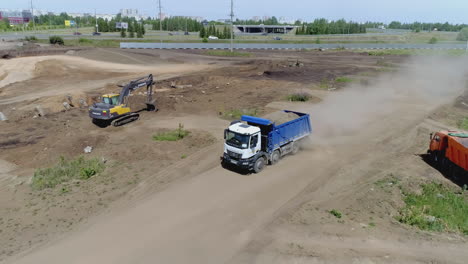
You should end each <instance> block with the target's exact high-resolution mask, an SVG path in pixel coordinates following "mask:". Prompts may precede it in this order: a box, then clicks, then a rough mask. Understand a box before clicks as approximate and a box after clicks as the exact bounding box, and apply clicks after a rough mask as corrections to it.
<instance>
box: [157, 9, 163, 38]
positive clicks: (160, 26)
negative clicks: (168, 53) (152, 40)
mask: <svg viewBox="0 0 468 264" xmlns="http://www.w3.org/2000/svg"><path fill="white" fill-rule="evenodd" d="M158 3H159V34H160V37H161V47H162V43H163V41H162V38H163V36H162V11H161V10H162V6H161V0H158Z"/></svg>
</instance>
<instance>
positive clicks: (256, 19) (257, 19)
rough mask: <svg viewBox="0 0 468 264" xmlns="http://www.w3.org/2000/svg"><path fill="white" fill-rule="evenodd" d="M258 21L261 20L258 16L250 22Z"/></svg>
mask: <svg viewBox="0 0 468 264" xmlns="http://www.w3.org/2000/svg"><path fill="white" fill-rule="evenodd" d="M260 20H261V18H260V17H259V16H254V17H252V21H255V22H258V21H260Z"/></svg>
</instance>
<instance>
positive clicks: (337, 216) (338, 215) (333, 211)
mask: <svg viewBox="0 0 468 264" xmlns="http://www.w3.org/2000/svg"><path fill="white" fill-rule="evenodd" d="M329 213H330V214H332V215H333V216H335V217H336V218H338V219H340V218H341V217H342V216H343V215H342V214H341V212H340V211H338V210H336V209H332V210H331V211H329Z"/></svg>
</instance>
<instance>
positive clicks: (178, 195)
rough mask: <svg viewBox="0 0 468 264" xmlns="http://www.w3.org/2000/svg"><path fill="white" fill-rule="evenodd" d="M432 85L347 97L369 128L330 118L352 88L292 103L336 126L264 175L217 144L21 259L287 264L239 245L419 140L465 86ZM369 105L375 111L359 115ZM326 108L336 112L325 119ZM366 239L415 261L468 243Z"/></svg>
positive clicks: (454, 253) (461, 254) (371, 248)
mask: <svg viewBox="0 0 468 264" xmlns="http://www.w3.org/2000/svg"><path fill="white" fill-rule="evenodd" d="M406 81H409V80H406ZM394 83H398V80H395V79H394ZM425 85H426V84H425V83H420V84H419V85H414V89H408V88H406V91H407V93H405V94H402V93H396V91H398V89H397V90H392V91H388V90H382V91H379V90H371V91H367V92H368V93H367V96H362V95H363V94H365V93H363V91H359V92H358V93H357V94H359V95H360V98H361V99H359V100H360V101H355V102H354V104H353V103H351V104H348V105H346V106H344V105H341V106H340V109H342V107H348V112H347V113H343V112H342V111H341V112H340V113H341V115H340V117H339V120H341V121H343V122H344V120H345V119H346V118H348V119H349V118H351V119H352V117H353V116H354V117H355V120H354V121H355V122H357V123H358V125H359V127H360V128H362V127H365V128H366V129H364V130H363V129H358V127H349V126H347V125H346V124H343V123H341V124H342V125H343V126H342V127H341V126H339V125H338V126H334V127H333V129H332V127H330V125H331V123H327V122H336V121H337V120H336V118H338V117H337V116H335V117H333V115H334V114H333V109H334V108H335V107H336V105H337V102H340V97H343V96H344V97H347V98H354V96H353V94H352V93H336V94H333V95H330V96H329V98H328V99H327V98H326V99H325V100H324V101H323V102H322V103H320V104H318V105H316V106H311V105H308V104H302V105H299V106H297V105H295V106H290V108H291V107H293V108H296V109H297V110H303V111H304V110H307V111H311V112H312V113H316V115H315V116H314V115H313V116H312V123H313V124H314V123H315V124H318V126H319V127H322V128H327V131H328V133H327V131H321V132H319V133H317V134H318V135H320V137H323V138H318V137H312V142H311V148H310V149H307V150H304V151H303V152H302V153H301V154H300V155H297V156H291V157H286V158H285V159H283V160H282V161H281V162H280V163H279V164H278V165H276V166H275V167H268V168H267V169H266V170H265V171H264V172H262V173H261V174H257V175H246V176H244V175H239V174H237V173H234V172H230V171H227V170H224V169H222V168H221V167H220V166H218V165H217V157H218V155H219V154H220V150H221V149H222V148H221V146H220V145H219V144H218V145H215V146H214V147H211V148H210V152H209V153H208V154H207V155H206V153H205V155H204V157H202V155H200V159H201V160H200V164H203V166H208V167H211V169H209V170H207V171H206V172H203V173H200V174H198V173H196V172H195V173H194V175H193V177H188V176H187V175H186V177H184V178H182V179H181V180H179V181H177V182H174V183H172V184H170V185H169V186H167V188H166V189H164V190H162V191H160V192H158V193H155V194H154V195H151V196H149V197H147V198H146V199H144V200H143V201H142V202H140V203H138V204H137V205H135V206H133V207H132V208H127V209H125V208H123V209H122V208H121V210H119V211H116V210H114V211H112V212H110V213H107V214H104V215H101V216H100V217H99V218H97V219H96V220H95V221H93V223H92V224H90V225H89V226H88V227H87V228H84V229H83V230H78V231H77V232H75V233H73V234H71V235H70V236H67V237H65V238H63V239H62V240H59V241H56V242H55V243H52V244H50V245H48V246H47V247H45V248H42V249H38V250H36V251H34V252H30V254H28V255H26V256H25V257H24V258H22V259H19V260H18V261H17V262H15V263H226V262H229V261H231V262H233V263H240V262H256V263H271V262H272V261H275V260H276V261H277V262H278V263H282V261H284V259H283V260H278V259H277V258H276V259H275V258H270V257H265V256H262V258H256V257H253V258H252V256H251V255H249V254H247V255H243V254H241V255H238V253H239V252H240V251H241V250H242V249H243V248H244V247H245V246H246V245H247V244H248V243H249V242H250V241H251V240H252V239H254V238H255V237H256V236H257V235H258V233H259V232H260V231H261V230H262V228H263V227H264V226H265V225H267V224H268V223H270V222H271V221H272V220H273V219H275V217H276V216H278V215H279V214H280V213H281V212H282V208H284V207H285V206H286V207H287V206H291V205H290V204H288V202H290V201H292V200H293V199H294V198H297V195H298V193H301V191H303V190H305V189H306V187H308V188H307V189H308V192H309V193H308V196H309V197H316V199H319V200H317V201H329V200H333V199H334V197H340V193H341V192H343V191H347V192H352V191H353V190H355V191H357V190H359V186H360V182H363V181H365V180H366V179H365V176H366V173H367V172H369V171H372V170H375V169H376V168H378V166H381V164H380V163H377V164H376V161H385V160H386V159H387V157H389V156H390V155H392V154H395V153H399V152H401V151H402V150H404V149H405V147H406V146H408V145H409V144H411V141H412V140H414V137H411V135H414V131H415V130H416V129H417V125H418V124H421V123H423V122H424V120H425V119H426V117H427V115H428V114H429V113H431V111H433V110H434V109H436V108H437V107H438V106H439V105H440V104H444V103H446V102H448V100H450V99H452V98H454V96H455V95H456V93H455V92H456V91H445V92H442V93H435V94H437V96H438V97H439V98H438V99H439V100H438V101H437V103H434V101H433V100H431V99H434V97H432V95H433V94H432V92H434V91H430V90H426V91H425V96H421V94H418V91H419V90H418V89H420V88H421V87H422V86H425ZM435 85H438V84H435ZM385 87H386V86H385ZM380 88H382V87H380ZM375 89H377V88H375ZM357 94H356V95H357ZM366 107H372V108H373V109H374V110H375V111H372V112H371V113H370V114H367V115H366V116H365V117H363V116H360V117H358V116H357V115H362V114H363V112H362V110H363V109H364V108H366ZM367 110H369V109H367ZM367 112H369V111H367ZM327 116H328V117H329V119H330V120H328V121H324V120H325V117H327ZM315 141H317V143H318V144H315ZM318 141H320V142H322V144H321V143H319V142H318ZM323 142H327V144H323ZM199 166H201V165H199ZM193 171H197V170H196V169H194V170H193ZM349 188H351V189H349ZM322 239H324V238H323V237H320V236H319V237H316V238H314V237H311V238H310V242H309V244H310V243H311V244H314V243H315V244H320V241H321V240H322ZM356 239H358V238H356ZM325 240H326V241H327V242H326V243H328V244H329V245H328V246H330V247H335V248H339V247H345V248H354V247H351V246H350V245H351V244H353V243H354V242H353V238H350V239H348V240H346V241H347V242H346V241H345V242H343V241H337V242H334V241H333V238H331V237H325ZM362 247H365V248H366V250H365V251H363V252H366V251H368V252H375V251H376V250H380V251H382V252H385V253H386V254H389V255H392V256H401V255H402V254H406V253H400V252H399V251H398V248H403V247H404V248H410V249H411V251H412V253H411V254H410V257H411V258H410V260H412V261H419V260H426V259H428V258H429V259H433V260H436V261H443V260H445V259H447V258H448V257H450V258H451V259H452V260H453V262H460V261H462V260H463V259H464V258H465V257H466V253H465V247H464V246H461V245H458V246H455V247H454V246H453V245H452V244H450V243H446V244H443V243H441V244H432V245H431V244H420V243H414V242H412V241H409V242H401V241H400V242H398V243H396V242H395V241H387V242H386V241H380V242H375V243H370V242H369V243H366V244H363V245H362V246H361V248H362ZM449 248H450V250H448V249H449ZM356 249H357V248H356ZM253 255H255V254H253ZM246 256H249V257H246ZM363 256H365V254H364V253H363ZM244 257H246V258H244ZM331 259H333V257H332V258H331ZM397 259H403V260H408V258H397ZM335 260H336V259H335ZM338 260H339V259H338ZM341 260H343V259H341ZM460 263H462V262H460Z"/></svg>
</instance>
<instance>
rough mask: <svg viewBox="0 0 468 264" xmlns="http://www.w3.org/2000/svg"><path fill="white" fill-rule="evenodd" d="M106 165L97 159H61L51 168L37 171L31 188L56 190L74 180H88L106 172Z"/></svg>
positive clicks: (81, 157)
mask: <svg viewBox="0 0 468 264" xmlns="http://www.w3.org/2000/svg"><path fill="white" fill-rule="evenodd" d="M104 169H105V165H104V163H103V162H102V161H100V160H99V159H97V158H93V159H85V158H84V157H83V156H80V157H78V158H76V159H74V160H69V161H68V160H66V159H65V158H64V157H60V160H59V162H58V163H57V164H56V165H55V166H54V167H51V168H45V169H37V170H36V171H35V172H34V176H33V178H32V181H31V187H32V188H33V189H36V190H43V189H46V188H54V187H55V186H57V185H59V184H61V183H65V182H68V181H70V180H72V179H80V180H87V179H89V178H91V177H92V176H94V175H96V174H98V173H101V172H102V171H104Z"/></svg>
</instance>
